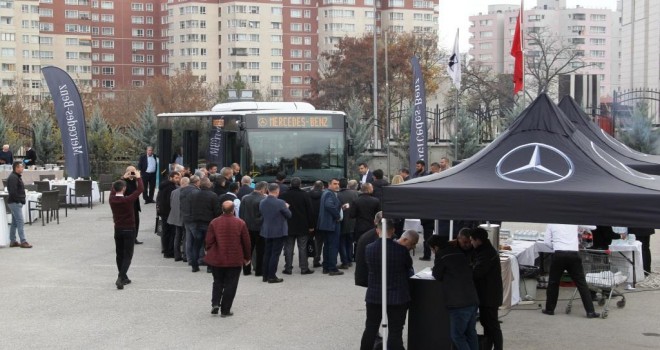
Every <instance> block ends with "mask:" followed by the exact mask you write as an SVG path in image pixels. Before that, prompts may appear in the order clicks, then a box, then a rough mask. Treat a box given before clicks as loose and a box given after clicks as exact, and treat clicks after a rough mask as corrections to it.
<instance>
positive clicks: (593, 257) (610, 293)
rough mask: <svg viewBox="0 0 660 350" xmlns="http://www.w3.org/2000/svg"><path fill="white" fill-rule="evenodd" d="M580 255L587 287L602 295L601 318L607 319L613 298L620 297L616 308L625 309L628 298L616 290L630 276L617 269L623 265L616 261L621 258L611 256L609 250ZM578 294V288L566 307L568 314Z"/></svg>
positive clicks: (584, 251) (587, 250) (599, 301)
mask: <svg viewBox="0 0 660 350" xmlns="http://www.w3.org/2000/svg"><path fill="white" fill-rule="evenodd" d="M579 254H580V258H581V259H582V267H583V269H584V273H585V279H586V281H587V285H588V286H589V289H590V290H591V291H593V292H596V293H600V297H599V298H598V305H599V306H605V308H604V309H603V311H602V312H601V313H600V316H601V317H602V318H606V317H607V313H608V310H609V306H610V300H611V299H612V297H620V298H621V300H619V301H617V303H616V306H617V307H619V308H623V307H625V306H626V297H625V296H624V295H623V293H621V292H620V291H618V290H617V289H616V287H617V286H619V285H620V284H622V283H624V282H626V281H627V280H628V276H626V275H625V274H623V273H621V272H620V271H619V269H618V267H617V266H621V264H620V263H618V262H617V261H616V260H617V259H621V258H619V257H617V256H613V255H610V252H609V251H607V250H592V249H584V250H581V251H580V253H579ZM577 293H578V290H577V288H576V289H575V292H573V296H572V297H571V299H570V300H569V301H568V305H567V306H566V313H567V314H568V313H570V312H571V308H572V305H573V300H574V299H575V297H576V295H577Z"/></svg>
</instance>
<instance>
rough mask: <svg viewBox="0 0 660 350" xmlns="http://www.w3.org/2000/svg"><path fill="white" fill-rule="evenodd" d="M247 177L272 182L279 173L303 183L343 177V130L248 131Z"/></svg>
mask: <svg viewBox="0 0 660 350" xmlns="http://www.w3.org/2000/svg"><path fill="white" fill-rule="evenodd" d="M246 136H247V144H248V149H247V162H246V163H247V165H248V167H247V169H246V170H247V174H248V175H250V176H251V177H252V178H253V179H254V181H267V182H272V181H273V180H274V179H275V176H276V175H277V173H278V172H283V173H285V174H286V176H287V178H288V179H290V178H291V177H299V178H300V179H301V180H302V182H303V183H306V184H311V183H313V182H314V181H316V180H323V181H326V182H327V181H328V180H330V179H331V178H333V177H337V178H340V177H343V176H344V175H343V174H344V164H345V163H344V135H343V130H336V129H334V130H332V129H331V130H309V129H304V130H295V129H280V130H272V129H270V130H258V129H249V130H247V135H246Z"/></svg>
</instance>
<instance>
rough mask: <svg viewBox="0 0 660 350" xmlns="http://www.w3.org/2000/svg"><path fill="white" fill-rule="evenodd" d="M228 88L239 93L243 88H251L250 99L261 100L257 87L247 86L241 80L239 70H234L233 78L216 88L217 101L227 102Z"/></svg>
mask: <svg viewBox="0 0 660 350" xmlns="http://www.w3.org/2000/svg"><path fill="white" fill-rule="evenodd" d="M230 90H234V91H236V92H237V93H240V92H241V91H243V90H251V91H252V94H253V95H252V99H253V100H254V101H261V99H262V94H261V92H260V91H259V90H258V89H254V88H253V87H252V86H248V84H247V83H246V82H244V81H243V78H242V77H241V72H240V71H236V74H235V75H234V79H232V81H230V82H228V83H227V84H225V86H224V87H223V88H221V89H219V90H218V94H217V95H218V96H217V100H216V102H217V103H222V102H227V101H228V100H229V91H230Z"/></svg>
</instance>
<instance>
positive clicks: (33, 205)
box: [25, 185, 43, 225]
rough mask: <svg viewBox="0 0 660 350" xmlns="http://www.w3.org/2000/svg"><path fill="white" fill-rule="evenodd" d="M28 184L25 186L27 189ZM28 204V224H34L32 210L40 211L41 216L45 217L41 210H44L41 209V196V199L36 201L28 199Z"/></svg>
mask: <svg viewBox="0 0 660 350" xmlns="http://www.w3.org/2000/svg"><path fill="white" fill-rule="evenodd" d="M27 186H28V185H26V186H25V187H26V189H27ZM42 196H43V194H42ZM27 206H28V224H30V225H32V221H33V220H32V212H33V211H36V212H38V213H39V217H42V218H43V216H42V215H41V212H42V210H41V198H39V199H38V200H36V201H30V200H28V201H27Z"/></svg>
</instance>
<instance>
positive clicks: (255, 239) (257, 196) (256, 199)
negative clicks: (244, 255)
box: [238, 181, 268, 276]
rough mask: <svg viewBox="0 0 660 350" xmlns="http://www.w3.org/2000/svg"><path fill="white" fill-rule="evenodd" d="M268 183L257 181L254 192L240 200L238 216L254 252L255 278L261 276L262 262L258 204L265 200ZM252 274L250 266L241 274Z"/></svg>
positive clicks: (261, 219) (261, 238)
mask: <svg viewBox="0 0 660 350" xmlns="http://www.w3.org/2000/svg"><path fill="white" fill-rule="evenodd" d="M267 189H268V183H267V182H265V181H259V182H258V183H257V184H256V185H255V186H254V191H253V192H252V193H250V194H248V195H246V196H244V197H243V199H242V200H241V210H239V212H238V215H239V217H240V218H241V219H243V221H245V223H246V224H247V227H248V232H249V233H250V243H251V244H252V248H251V249H250V251H252V250H255V256H254V274H255V276H262V275H263V260H264V239H263V237H261V235H260V231H261V226H262V223H263V217H262V216H261V212H260V211H259V203H261V201H262V200H264V199H265V198H266V191H267ZM251 273H252V265H251V264H249V265H246V266H245V267H243V274H244V275H249V274H251Z"/></svg>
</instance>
